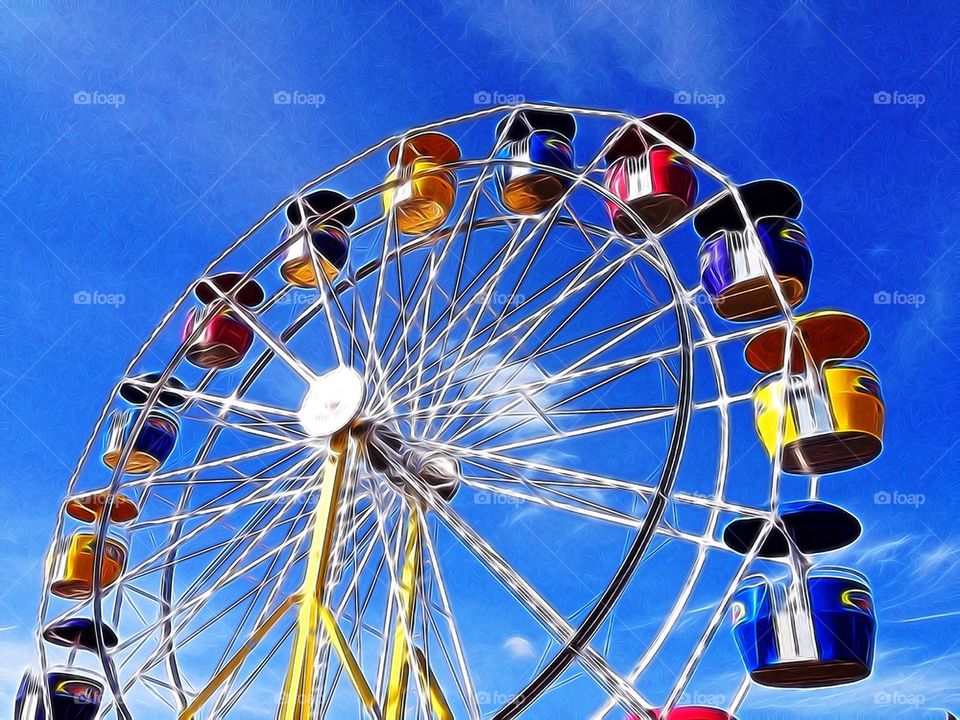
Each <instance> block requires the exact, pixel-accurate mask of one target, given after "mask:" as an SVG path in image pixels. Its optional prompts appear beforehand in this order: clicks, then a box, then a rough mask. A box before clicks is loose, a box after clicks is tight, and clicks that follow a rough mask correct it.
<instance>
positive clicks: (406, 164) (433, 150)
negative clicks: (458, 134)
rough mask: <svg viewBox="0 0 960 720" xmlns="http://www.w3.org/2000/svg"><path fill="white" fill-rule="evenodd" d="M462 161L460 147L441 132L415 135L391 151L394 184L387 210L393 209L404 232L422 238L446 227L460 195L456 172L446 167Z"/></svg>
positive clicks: (389, 190)
mask: <svg viewBox="0 0 960 720" xmlns="http://www.w3.org/2000/svg"><path fill="white" fill-rule="evenodd" d="M401 146H402V147H403V155H402V157H401V155H400V148H401ZM459 159H460V148H459V147H458V146H457V144H456V143H455V142H454V141H453V140H452V139H451V138H449V137H447V136H446V135H444V134H443V133H437V132H425V133H420V134H419V135H414V136H413V137H410V138H407V139H406V140H404V141H403V142H400V143H397V144H396V145H394V146H393V148H391V150H390V154H389V162H390V166H391V168H393V169H392V170H391V171H390V173H389V175H387V182H388V183H391V185H390V186H389V187H388V188H387V189H386V190H384V192H383V208H384V212H389V211H390V209H391V208H393V210H394V212H395V213H396V219H397V228H398V229H399V230H400V232H402V233H405V234H407V235H420V234H423V233H427V232H430V231H432V230H436V229H437V228H438V227H440V226H441V225H443V223H444V222H445V221H446V219H447V216H449V214H450V211H451V210H452V209H453V204H454V201H455V200H456V196H457V176H456V173H454V172H453V171H452V170H448V169H446V165H448V164H450V163H454V162H456V161H457V160H459Z"/></svg>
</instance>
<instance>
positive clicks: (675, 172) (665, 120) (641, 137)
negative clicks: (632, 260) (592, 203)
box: [604, 113, 698, 237]
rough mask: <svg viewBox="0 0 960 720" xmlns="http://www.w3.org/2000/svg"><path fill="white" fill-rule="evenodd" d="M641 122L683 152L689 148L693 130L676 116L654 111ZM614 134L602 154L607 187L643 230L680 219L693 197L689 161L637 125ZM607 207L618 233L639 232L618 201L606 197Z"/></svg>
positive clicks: (660, 227)
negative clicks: (653, 113) (605, 167)
mask: <svg viewBox="0 0 960 720" xmlns="http://www.w3.org/2000/svg"><path fill="white" fill-rule="evenodd" d="M642 122H643V123H644V124H645V125H647V126H648V127H649V128H652V129H653V130H655V131H656V132H658V133H660V134H661V135H663V136H665V137H667V138H668V139H669V140H670V141H672V142H673V143H674V144H675V145H677V146H679V147H681V148H683V149H684V150H692V149H693V146H694V143H695V142H696V133H695V132H694V130H693V127H692V126H691V125H690V123H688V122H687V121H686V120H685V119H684V118H682V117H680V116H679V115H673V114H671V113H658V114H656V115H650V116H648V117H645V118H643V121H642ZM614 135H616V136H617V137H616V139H615V140H614V141H613V144H612V145H610V147H609V148H608V149H607V152H606V154H605V155H604V159H605V160H606V163H607V171H606V177H605V184H606V186H607V189H609V190H610V192H611V193H613V194H614V195H615V196H616V197H618V198H619V199H620V200H622V201H623V202H624V203H625V204H626V205H627V206H628V207H629V208H630V210H631V211H632V212H633V213H634V214H635V215H637V216H638V217H639V218H640V220H642V221H643V224H644V225H646V227H647V228H649V229H650V230H651V231H653V232H655V233H659V232H662V231H663V230H665V229H666V228H667V227H669V226H670V225H672V224H673V223H674V222H676V221H677V220H679V219H680V217H681V216H682V215H683V214H684V213H685V212H687V210H689V209H690V208H691V207H692V206H693V203H694V201H695V200H696V198H697V186H698V183H697V175H696V173H695V172H694V169H693V165H692V164H691V163H690V162H689V161H688V160H687V159H686V158H685V157H684V156H683V155H682V154H680V153H679V152H677V151H676V150H675V149H674V148H672V147H670V145H667V144H666V143H664V142H663V141H662V140H660V138H658V137H657V136H656V135H654V134H653V133H651V132H649V131H648V130H646V129H644V128H643V127H641V126H640V125H631V126H630V127H629V128H627V129H626V130H618V131H617V132H616V133H614ZM612 137H613V136H611V138H612ZM611 138H608V139H607V144H609V143H610V140H611ZM607 209H608V211H609V213H610V217H611V221H612V222H613V226H614V227H615V228H616V229H617V231H618V232H620V233H622V234H624V235H626V236H628V237H642V236H643V234H644V229H643V227H642V226H641V225H640V224H639V223H637V221H636V220H634V219H633V217H632V216H631V214H630V213H628V212H626V211H624V210H623V208H622V207H620V205H618V204H617V203H614V202H611V201H609V200H608V201H607Z"/></svg>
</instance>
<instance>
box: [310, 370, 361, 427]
mask: <svg viewBox="0 0 960 720" xmlns="http://www.w3.org/2000/svg"><path fill="white" fill-rule="evenodd" d="M363 399H364V389H363V378H362V377H360V374H359V373H358V372H357V371H356V370H354V369H353V368H350V367H346V366H340V367H338V368H336V369H335V370H331V371H330V372H328V373H326V374H324V375H321V376H320V377H318V378H317V379H315V380H314V381H313V382H312V383H311V384H310V387H309V388H308V389H307V392H306V394H305V395H304V396H303V403H302V404H301V405H300V413H299V415H300V424H301V425H302V426H303V429H304V430H306V431H307V433H308V434H310V435H312V436H314V437H325V436H329V435H333V434H334V433H336V432H338V431H340V430H342V429H343V428H345V427H346V426H347V425H349V424H350V423H351V422H352V421H353V419H354V418H355V417H356V416H357V413H359V412H360V406H361V405H362V404H363Z"/></svg>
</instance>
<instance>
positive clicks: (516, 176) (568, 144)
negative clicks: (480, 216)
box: [496, 110, 577, 215]
mask: <svg viewBox="0 0 960 720" xmlns="http://www.w3.org/2000/svg"><path fill="white" fill-rule="evenodd" d="M508 123H509V124H508ZM576 132H577V122H576V120H575V119H574V117H573V115H571V114H570V113H567V112H561V111H557V110H520V111H519V112H517V113H516V115H514V116H513V118H512V120H511V118H509V117H507V118H504V119H503V120H501V121H500V124H499V125H498V126H497V137H498V138H503V139H502V145H501V146H500V149H499V150H498V151H497V154H496V157H497V159H499V160H505V161H516V162H517V164H510V163H509V162H504V163H501V164H500V165H499V166H498V167H497V170H496V181H497V188H498V189H499V192H500V200H501V202H503V204H504V206H505V207H506V208H507V209H508V210H510V212H514V213H517V214H520V215H535V214H537V213H541V212H543V211H544V210H546V209H547V208H548V207H550V206H551V205H553V204H554V203H555V202H556V201H557V200H558V199H559V198H560V197H561V196H562V195H563V193H564V192H565V191H566V189H567V188H568V187H570V182H571V181H570V179H569V178H567V177H564V176H562V175H558V174H556V173H553V172H550V170H547V169H541V168H534V167H529V166H527V165H525V164H524V163H536V164H537V165H543V166H545V167H547V168H556V169H558V170H564V171H567V172H572V171H573V169H574V166H575V163H574V152H573V137H574V135H576Z"/></svg>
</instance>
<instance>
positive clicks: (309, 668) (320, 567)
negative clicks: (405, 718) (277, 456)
mask: <svg viewBox="0 0 960 720" xmlns="http://www.w3.org/2000/svg"><path fill="white" fill-rule="evenodd" d="M348 439H349V435H348V431H347V430H341V431H340V432H338V433H337V434H335V435H334V436H333V437H331V438H330V448H329V452H328V454H327V460H326V466H325V467H324V473H323V486H322V487H321V489H320V497H319V499H318V500H317V507H316V509H315V510H314V514H313V517H314V521H313V522H314V525H313V539H312V542H311V545H310V556H309V558H308V560H307V572H306V575H305V577H304V581H303V591H302V595H303V600H302V601H301V603H300V614H299V617H298V619H297V630H296V634H295V635H294V639H293V653H292V654H291V656H290V664H289V666H288V667H287V677H286V680H285V681H284V684H283V697H282V707H281V708H280V713H279V715H278V720H313V701H314V697H313V681H314V677H315V675H316V667H315V666H314V658H315V656H316V650H317V630H318V627H319V623H320V618H321V613H320V608H321V606H322V603H323V593H324V587H325V585H326V582H327V574H328V572H329V569H330V555H331V550H332V547H333V537H334V525H335V523H336V518H337V509H338V507H339V504H340V490H341V486H342V485H343V476H344V468H345V466H346V454H347V442H348Z"/></svg>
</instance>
